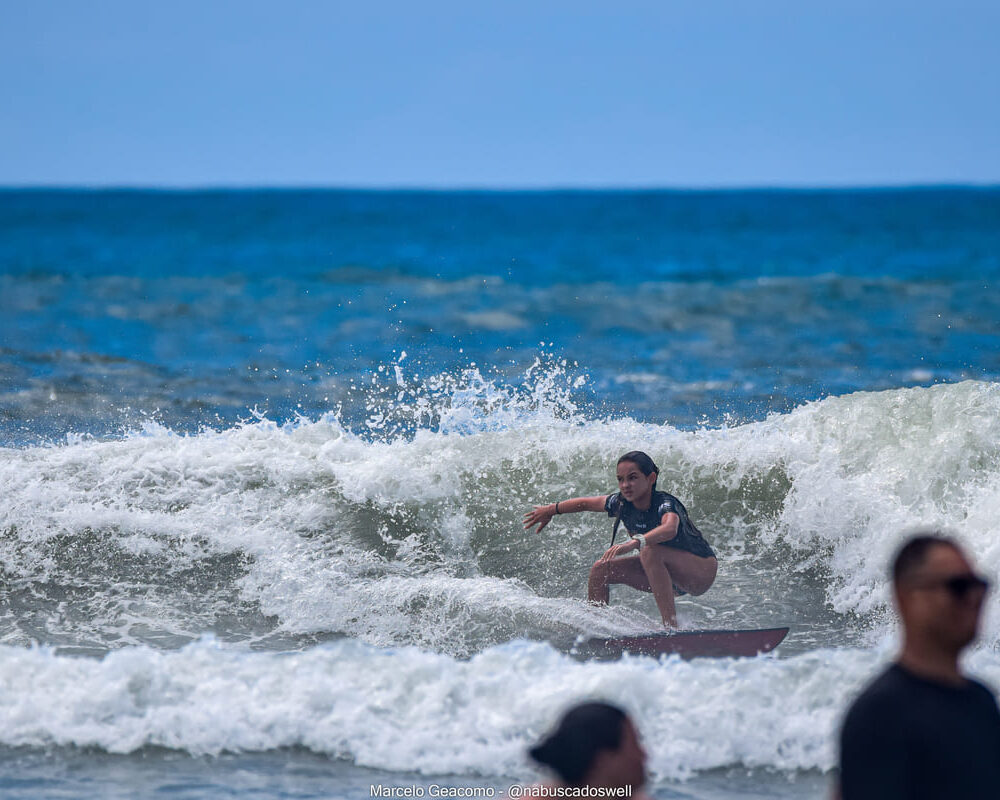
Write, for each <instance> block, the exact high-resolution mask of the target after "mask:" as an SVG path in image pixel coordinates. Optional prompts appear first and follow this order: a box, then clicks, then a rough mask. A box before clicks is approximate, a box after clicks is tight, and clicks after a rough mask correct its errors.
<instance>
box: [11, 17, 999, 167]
mask: <svg viewBox="0 0 1000 800" xmlns="http://www.w3.org/2000/svg"><path fill="white" fill-rule="evenodd" d="M998 33H1000V3H997V2H995V0H990V1H989V2H986V1H985V0H984V1H983V2H963V1H962V0H954V1H953V2H948V3H945V2H938V1H937V0H935V1H934V2H920V0H911V1H910V2H882V3H880V2H877V0H870V2H854V1H853V0H845V1H844V2H836V3H814V2H810V1H809V0H795V1H791V0H790V1H789V2H773V1H772V0H740V1H739V2H733V1H731V0H730V1H727V2H712V0H692V1H691V2H670V0H660V1H659V2H627V1H624V2H614V3H612V2H604V3H588V2H562V1H561V0H560V1H559V2H545V0H535V2H520V1H519V0H507V1H506V2H492V3H487V2H476V0H464V1H463V2H433V1H425V2H378V0H356V1H355V2H336V1H334V0H331V1H330V2H315V1H314V0H308V1H303V2H284V3H278V2H257V1H256V0H241V2H211V0H205V1H204V2H188V0H181V1H180V2H177V1H175V0H172V1H171V2H159V3H153V2H145V1H144V0H128V1H127V2H126V1H124V0H92V1H91V2H75V1H74V2H70V1H68V0H67V1H65V2H53V1H52V0H40V1H34V2H28V1H26V0H25V1H22V0H0V98H2V99H0V184H4V185H51V184H59V185H77V184H84V185H152V186H192V185H193V186H204V185H234V186H247V185H324V186H375V187H392V186H407V187H411V186H427V187H551V186H595V187H606V186H677V187H688V186H690V187H702V186H748V185H749V186H776V185H782V186H802V185H810V186H815V185H835V186H836V185H875V184H899V183H904V184H906V183H927V182H931V183H937V182H948V183H952V182H958V183H965V182H971V183H997V182H1000V46H998V45H997V36H998Z"/></svg>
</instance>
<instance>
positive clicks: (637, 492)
mask: <svg viewBox="0 0 1000 800" xmlns="http://www.w3.org/2000/svg"><path fill="white" fill-rule="evenodd" d="M617 472H618V491H617V492H616V493H615V494H610V495H607V496H604V495H601V496H598V497H574V498H573V499H571V500H560V501H558V502H557V503H550V504H548V505H544V506H535V507H534V509H533V510H532V511H529V512H528V513H527V514H525V515H524V527H525V528H532V527H534V526H535V525H537V526H538V528H537V530H538V531H541V530H542V528H544V527H545V526H546V525H548V524H549V522H550V521H551V520H552V517H554V516H555V515H556V514H571V513H575V512H577V511H605V512H607V514H608V516H609V517H614V518H615V527H614V533H612V536H611V547H609V548H608V549H607V550H606V551H605V552H604V555H602V556H601V557H600V558H599V559H597V561H596V562H595V563H594V566H593V567H591V568H590V580H589V582H588V585H587V599H588V600H590V601H591V602H592V603H605V604H606V603H607V602H608V596H609V589H608V587H609V586H610V585H611V584H612V583H624V584H625V585H626V586H631V587H632V588H633V589H638V590H639V591H641V592H652V593H653V597H654V599H655V600H656V606H657V608H658V609H659V610H660V616H661V617H663V624H664V625H666V626H667V627H670V628H675V627H677V612H676V609H675V608H674V595H675V594H684V593H688V594H692V595H699V594H704V593H705V592H707V591H708V589H709V588H710V587H711V586H712V583H713V582H714V581H715V574H716V572H717V570H718V566H719V565H718V562H717V561H716V559H715V553H714V552H713V551H712V548H711V547H709V546H708V542H706V541H705V539H704V537H703V536H702V535H701V532H700V531H699V530H698V529H697V528H696V527H695V526H694V524H693V523H692V522H691V519H690V518H689V517H688V513H687V509H686V508H684V505H683V504H682V503H681V501H680V500H678V499H677V498H676V497H674V496H673V495H672V494H667V493H666V492H660V491H657V489H656V479H657V474H658V473H659V469H658V468H657V466H656V464H654V463H653V459H651V458H650V457H649V456H648V455H646V454H645V453H643V452H641V451H639V450H633V451H632V452H630V453H626V454H625V455H623V456H622V457H621V458H619V459H618V469H617ZM619 524H621V525H624V526H625V529H626V530H627V531H628V532H629V536H630V538H629V540H628V541H626V542H622V543H621V544H615V543H614V542H615V534H616V533H617V532H618V526H619ZM633 550H635V551H638V553H639V557H638V558H620V556H624V555H625V554H626V553H630V552H632V551H633Z"/></svg>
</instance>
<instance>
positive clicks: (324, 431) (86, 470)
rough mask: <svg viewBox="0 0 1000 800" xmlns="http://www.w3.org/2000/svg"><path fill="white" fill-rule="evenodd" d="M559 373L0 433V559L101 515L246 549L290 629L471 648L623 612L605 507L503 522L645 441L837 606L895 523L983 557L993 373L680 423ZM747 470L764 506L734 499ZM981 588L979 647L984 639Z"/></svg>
mask: <svg viewBox="0 0 1000 800" xmlns="http://www.w3.org/2000/svg"><path fill="white" fill-rule="evenodd" d="M543 373H544V371H543ZM546 381H548V383H546ZM568 382H570V378H569V377H567V376H566V375H565V373H563V374H556V375H553V374H552V373H551V372H549V373H544V377H543V378H542V379H540V380H539V383H538V384H537V385H536V388H537V390H538V391H539V392H540V393H541V394H542V395H544V396H545V397H548V398H556V399H555V400H553V401H552V402H551V403H550V404H549V405H546V403H545V402H535V404H534V405H531V404H527V405H519V403H521V401H520V400H519V399H518V398H516V397H512V396H511V395H509V394H507V395H505V394H504V393H503V392H500V393H495V392H494V390H493V389H491V388H490V387H489V386H488V385H487V384H486V382H481V383H477V382H476V380H467V381H466V382H465V383H463V384H462V387H461V388H456V387H455V386H454V385H452V384H449V385H442V386H441V387H440V391H441V392H442V393H443V394H444V395H446V396H447V397H448V398H449V400H448V403H447V405H446V407H443V408H442V407H439V406H438V407H435V408H436V410H435V413H436V414H438V416H439V418H440V419H441V420H442V424H441V426H440V428H439V429H437V430H433V431H432V430H428V429H421V430H418V431H417V432H416V433H415V434H414V435H412V436H410V437H406V438H397V439H394V440H388V441H374V442H373V441H370V440H367V439H365V438H362V437H360V436H358V435H356V434H354V433H351V432H350V431H348V430H346V429H345V427H344V426H343V425H342V424H341V423H340V422H339V421H338V420H337V419H336V418H335V417H332V416H331V417H328V418H324V419H321V420H316V421H308V420H303V421H299V422H298V423H295V424H289V425H285V426H278V425H275V424H274V423H271V422H269V421H267V420H261V421H259V422H256V423H253V424H247V425H244V426H240V427H237V428H233V429H230V430H225V431H218V432H212V431H207V432H205V433H202V434H199V435H197V436H177V435H174V434H172V433H171V432H170V431H167V430H165V429H163V428H159V427H156V426H149V427H148V428H147V429H146V430H144V431H143V432H141V433H138V434H135V435H132V436H129V437H126V438H124V439H121V440H117V441H94V440H88V439H79V438H76V439H73V440H71V441H68V442H67V443H66V444H64V445H60V446H51V447H41V448H37V447H36V448H25V449H16V450H15V449H7V450H4V451H3V455H4V457H3V458H2V459H0V492H2V495H3V497H4V498H5V503H4V505H3V507H2V508H0V531H7V535H5V536H4V537H2V539H0V563H2V566H3V568H4V569H5V570H6V571H7V572H8V573H9V574H11V575H13V576H18V577H20V578H22V579H24V580H38V581H44V580H48V579H54V580H57V581H58V580H59V579H61V576H64V573H59V572H58V570H59V569H62V570H64V571H65V570H66V569H67V567H66V566H65V565H62V566H60V565H59V564H57V563H56V562H57V561H58V559H57V558H56V556H57V555H59V552H61V551H58V549H54V548H58V547H65V546H66V545H65V542H66V541H68V542H72V541H74V540H76V539H79V538H81V537H83V536H84V535H85V534H86V533H87V531H88V530H98V531H101V532H102V535H103V536H105V537H110V539H112V540H114V541H115V542H116V543H117V546H118V547H119V548H120V549H121V550H122V551H125V552H129V553H132V554H147V555H148V556H149V557H150V558H152V559H160V560H161V561H163V562H164V564H165V566H164V569H165V570H166V571H167V572H168V573H169V572H170V570H182V569H185V568H188V567H191V566H192V565H195V564H197V563H199V561H200V560H201V559H204V558H206V557H208V556H212V555H227V554H241V555H242V556H245V557H246V558H247V559H248V567H247V570H246V572H245V574H244V575H243V577H242V578H241V580H240V583H239V586H240V590H241V592H242V596H243V599H244V600H245V601H246V602H251V603H257V604H259V606H260V608H261V610H262V611H263V612H264V613H265V614H268V615H273V616H274V617H276V618H277V619H278V624H279V625H280V626H281V628H282V629H283V630H286V631H290V632H327V631H333V632H344V633H348V634H350V635H353V636H358V637H361V638H363V639H365V640H366V641H368V642H369V643H373V644H380V645H386V644H406V643H414V644H420V645H422V646H426V647H432V648H435V649H441V650H445V651H448V652H452V653H470V652H475V651H476V650H477V649H479V648H480V647H481V646H484V644H489V643H490V642H494V641H497V638H491V637H498V636H499V637H502V638H511V637H514V636H518V635H522V634H524V633H528V634H529V635H541V636H550V635H553V634H554V633H556V632H559V631H565V632H567V633H572V632H574V631H580V632H600V631H606V630H609V629H610V628H612V627H618V626H621V625H624V624H626V623H625V622H624V620H625V619H627V618H628V619H631V617H626V615H624V614H620V613H617V612H615V611H613V610H612V611H600V610H598V609H592V608H589V607H587V606H585V605H584V604H583V603H582V602H580V600H581V599H582V593H581V591H580V590H579V588H578V586H579V584H580V582H581V581H582V580H583V576H584V575H585V574H586V566H587V563H588V559H589V558H591V557H593V555H596V554H597V553H599V551H600V547H601V544H600V543H597V542H595V532H599V533H600V539H601V540H602V541H603V539H604V536H605V533H604V528H603V527H602V526H603V523H602V522H601V521H600V520H597V519H596V517H595V519H593V520H590V519H587V518H586V515H574V516H573V517H563V518H560V519H559V520H558V524H557V523H553V525H552V527H550V528H549V529H548V530H547V531H546V535H545V536H543V537H535V536H533V535H530V536H526V535H525V534H524V533H522V531H521V527H520V517H521V514H522V513H523V512H524V510H525V508H527V507H529V506H530V504H531V503H532V502H546V501H548V500H551V499H552V498H554V497H566V496H570V495H573V494H597V493H600V492H602V491H608V490H610V488H613V484H612V478H611V475H612V469H613V464H614V462H615V459H616V458H617V456H618V455H619V454H620V453H621V452H622V451H624V450H627V449H631V448H633V447H642V448H643V449H646V450H648V451H649V452H650V453H651V454H653V456H654V458H655V459H656V460H657V462H658V463H659V464H660V466H661V468H662V469H663V480H664V481H665V482H666V481H669V482H670V483H669V485H670V487H671V490H672V491H674V492H675V493H676V494H678V495H680V496H682V497H685V498H690V497H699V496H700V497H703V498H707V499H706V500H705V501H704V502H703V503H702V508H700V509H699V511H700V512H701V515H702V516H700V517H699V520H700V521H701V520H704V524H703V527H705V528H706V529H707V530H710V531H712V533H713V536H712V541H713V543H714V544H716V545H717V546H718V547H719V548H720V550H721V551H722V552H723V554H724V555H728V557H729V563H730V564H732V565H734V566H736V565H738V561H739V553H740V552H741V550H742V548H743V546H744V544H745V543H746V542H747V541H750V540H753V541H755V542H759V543H763V544H762V546H763V548H764V552H767V551H768V548H770V550H771V551H773V553H775V554H781V555H780V557H781V558H785V559H788V563H787V569H789V570H792V569H796V568H798V567H801V566H803V565H811V567H812V568H814V569H816V570H818V571H819V574H821V575H823V576H826V578H825V579H826V581H827V585H826V587H825V591H826V597H827V600H828V602H829V603H830V604H831V605H832V607H833V608H834V609H835V610H836V611H837V612H839V613H853V614H862V615H863V614H871V613H878V612H879V611H880V610H882V609H884V608H885V605H886V602H887V588H886V581H885V577H884V575H885V566H886V564H887V562H888V559H889V558H890V556H891V553H892V551H893V550H894V548H895V547H896V546H897V544H898V542H899V541H900V538H901V536H902V535H903V532H904V531H905V530H906V529H908V528H911V527H913V526H915V525H945V526H948V527H950V528H953V529H955V530H956V531H957V532H958V533H959V534H960V536H961V537H962V538H963V540H964V541H966V542H967V543H968V545H969V548H970V550H971V551H972V553H973V554H974V556H975V558H976V559H977V560H978V561H979V562H980V563H981V565H982V567H983V569H984V570H985V571H986V572H987V573H989V574H992V575H996V574H997V572H998V570H1000V543H998V540H997V537H996V536H995V522H994V521H995V519H997V517H998V515H1000V445H998V442H1000V385H998V384H989V383H977V382H966V383H961V384H954V385H938V386H934V387H931V388H926V389H924V388H914V389H900V390H893V391H886V392H877V393H860V394H854V395H850V396H846V397H835V398H828V399H825V400H823V401H820V402H816V403H811V404H808V405H806V406H803V407H800V408H797V409H795V410H794V411H792V412H790V413H788V414H784V415H772V416H771V417H769V418H768V419H766V420H764V421H761V422H757V423H752V424H747V425H740V426H734V427H725V428H721V429H704V430H698V431H691V432H685V431H679V430H677V429H674V428H672V427H670V426H668V425H663V426H658V425H648V424H639V423H636V422H633V421H631V420H627V419H625V420H614V421H607V422H604V421H586V420H584V419H582V418H581V417H580V415H579V413H578V412H577V411H576V410H575V409H572V408H570V409H569V411H567V410H566V408H567V407H566V406H564V405H560V402H561V401H559V400H558V398H559V397H560V396H561V395H560V394H559V393H560V392H561V391H563V389H564V388H565V385H566V384H567V383H568ZM560 387H562V388H560ZM491 392H493V393H491ZM546 393H547V394H546ZM427 403H428V404H431V405H433V404H432V403H431V400H427ZM754 482H756V484H757V485H760V484H764V487H763V489H762V490H761V496H762V497H764V498H765V500H764V501H754V502H749V501H747V500H745V499H744V497H743V492H744V489H743V488H742V487H744V486H746V485H753V484H754ZM770 484H773V486H771V485H770ZM720 497H721V498H722V499H721V500H718V499H716V500H715V501H714V502H716V504H717V507H718V511H717V512H716V513H717V515H718V516H716V517H714V518H713V517H711V516H710V517H708V518H707V519H706V518H705V517H704V514H705V513H707V512H705V511H704V508H707V507H708V505H709V504H708V500H711V499H712V498H720ZM768 503H770V504H771V507H765V506H767V504H768ZM762 504H763V505H762ZM689 505H690V503H689ZM762 508H763V510H762ZM595 526H596V527H595ZM549 534H552V535H549ZM60 537H62V541H63V543H62V544H60V541H61V540H60ZM591 551H593V554H592V555H591ZM574 558H575V559H576V560H575V561H573V560H572V559H574ZM567 559H570V561H569V562H568V561H567ZM567 563H571V564H572V565H573V566H572V568H570V567H568V566H567ZM724 565H725V561H724ZM724 568H725V566H724ZM747 588H748V589H749V588H751V587H747ZM704 602H705V603H707V604H709V605H711V603H712V602H713V598H712V597H711V596H706V597H705V598H704ZM996 604H997V598H996V596H993V597H992V598H991V600H990V614H989V615H988V618H987V623H986V628H985V630H986V638H987V639H988V640H989V641H996V640H997V638H998V635H1000V629H998V627H997V625H998V623H1000V619H998V617H1000V615H998V614H997V613H996V611H997V605H996ZM109 605H111V606H113V605H114V603H113V602H111V601H109ZM747 621H748V622H752V621H753V620H752V619H750V620H747ZM638 622H639V624H643V625H644V624H651V622H652V621H651V620H650V619H648V618H646V619H639V621H638ZM633 624H635V621H634V620H633ZM484 637H485V638H484ZM876 638H877V637H876Z"/></svg>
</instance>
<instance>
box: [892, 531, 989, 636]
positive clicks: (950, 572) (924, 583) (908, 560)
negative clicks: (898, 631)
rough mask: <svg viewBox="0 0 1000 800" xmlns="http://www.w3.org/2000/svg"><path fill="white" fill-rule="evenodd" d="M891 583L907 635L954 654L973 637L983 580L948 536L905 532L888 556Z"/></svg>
mask: <svg viewBox="0 0 1000 800" xmlns="http://www.w3.org/2000/svg"><path fill="white" fill-rule="evenodd" d="M892 584H893V593H894V595H895V598H896V607H897V608H898V609H899V614H900V616H901V617H902V619H903V627H904V628H905V630H906V635H907V637H909V638H912V639H916V640H919V641H920V642H921V643H923V644H924V645H925V646H928V647H933V648H935V649H937V650H940V651H943V652H947V653H953V654H956V655H957V654H958V653H959V652H960V651H961V650H962V648H964V647H965V646H966V645H968V644H969V643H970V642H971V641H972V640H973V639H975V638H976V632H977V629H978V627H979V615H980V612H981V611H982V607H983V598H984V597H985V596H986V589H987V585H988V584H987V582H986V581H985V580H984V579H983V578H981V577H980V576H979V575H977V574H976V573H975V571H974V570H973V568H972V565H971V564H970V563H969V560H968V559H967V558H966V556H965V553H964V552H962V549H961V548H960V547H959V546H958V544H957V543H956V542H954V541H953V540H951V539H949V538H948V537H946V536H942V535H940V534H938V533H921V534H918V535H916V536H913V537H912V538H910V539H909V540H908V541H907V542H906V543H905V544H904V545H903V546H902V547H901V548H900V549H899V552H898V553H897V554H896V558H895V559H894V560H893V564H892Z"/></svg>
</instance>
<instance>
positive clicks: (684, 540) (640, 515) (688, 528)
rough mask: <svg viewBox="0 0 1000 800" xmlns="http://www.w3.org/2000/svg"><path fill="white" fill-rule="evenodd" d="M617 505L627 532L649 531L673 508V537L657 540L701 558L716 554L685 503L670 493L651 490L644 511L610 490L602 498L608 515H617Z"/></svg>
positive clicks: (664, 544)
mask: <svg viewBox="0 0 1000 800" xmlns="http://www.w3.org/2000/svg"><path fill="white" fill-rule="evenodd" d="M619 505H620V506H621V520H622V524H623V525H624V526H625V530H627V531H628V532H629V533H632V534H635V533H648V532H649V531H651V530H653V528H656V527H657V526H659V525H660V520H662V519H663V515H664V514H668V513H670V512H673V513H674V514H676V515H677V516H678V517H679V518H680V522H679V523H678V525H677V535H676V536H674V538H673V539H667V541H665V542H660V544H661V545H663V546H665V547H676V548H677V549H678V550H686V551H687V552H689V553H693V554H694V555H696V556H701V557H702V558H710V557H714V556H715V552H714V551H713V550H712V548H711V547H709V545H708V542H706V541H705V537H704V536H702V535H701V531H699V530H698V529H697V528H696V527H695V526H694V523H693V522H691V518H690V517H689V516H688V512H687V509H686V508H684V504H683V503H682V502H681V501H680V500H678V499H677V498H676V497H674V496H673V495H672V494H667V493H666V492H653V496H652V498H651V500H650V503H649V508H647V509H646V510H645V511H640V510H639V509H638V508H636V507H635V506H634V505H632V503H631V502H629V501H628V500H626V499H625V498H624V497H622V496H621V492H615V493H614V494H609V495H608V499H607V500H605V501H604V510H605V511H607V512H608V516H609V517H616V516H618V508H619Z"/></svg>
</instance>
